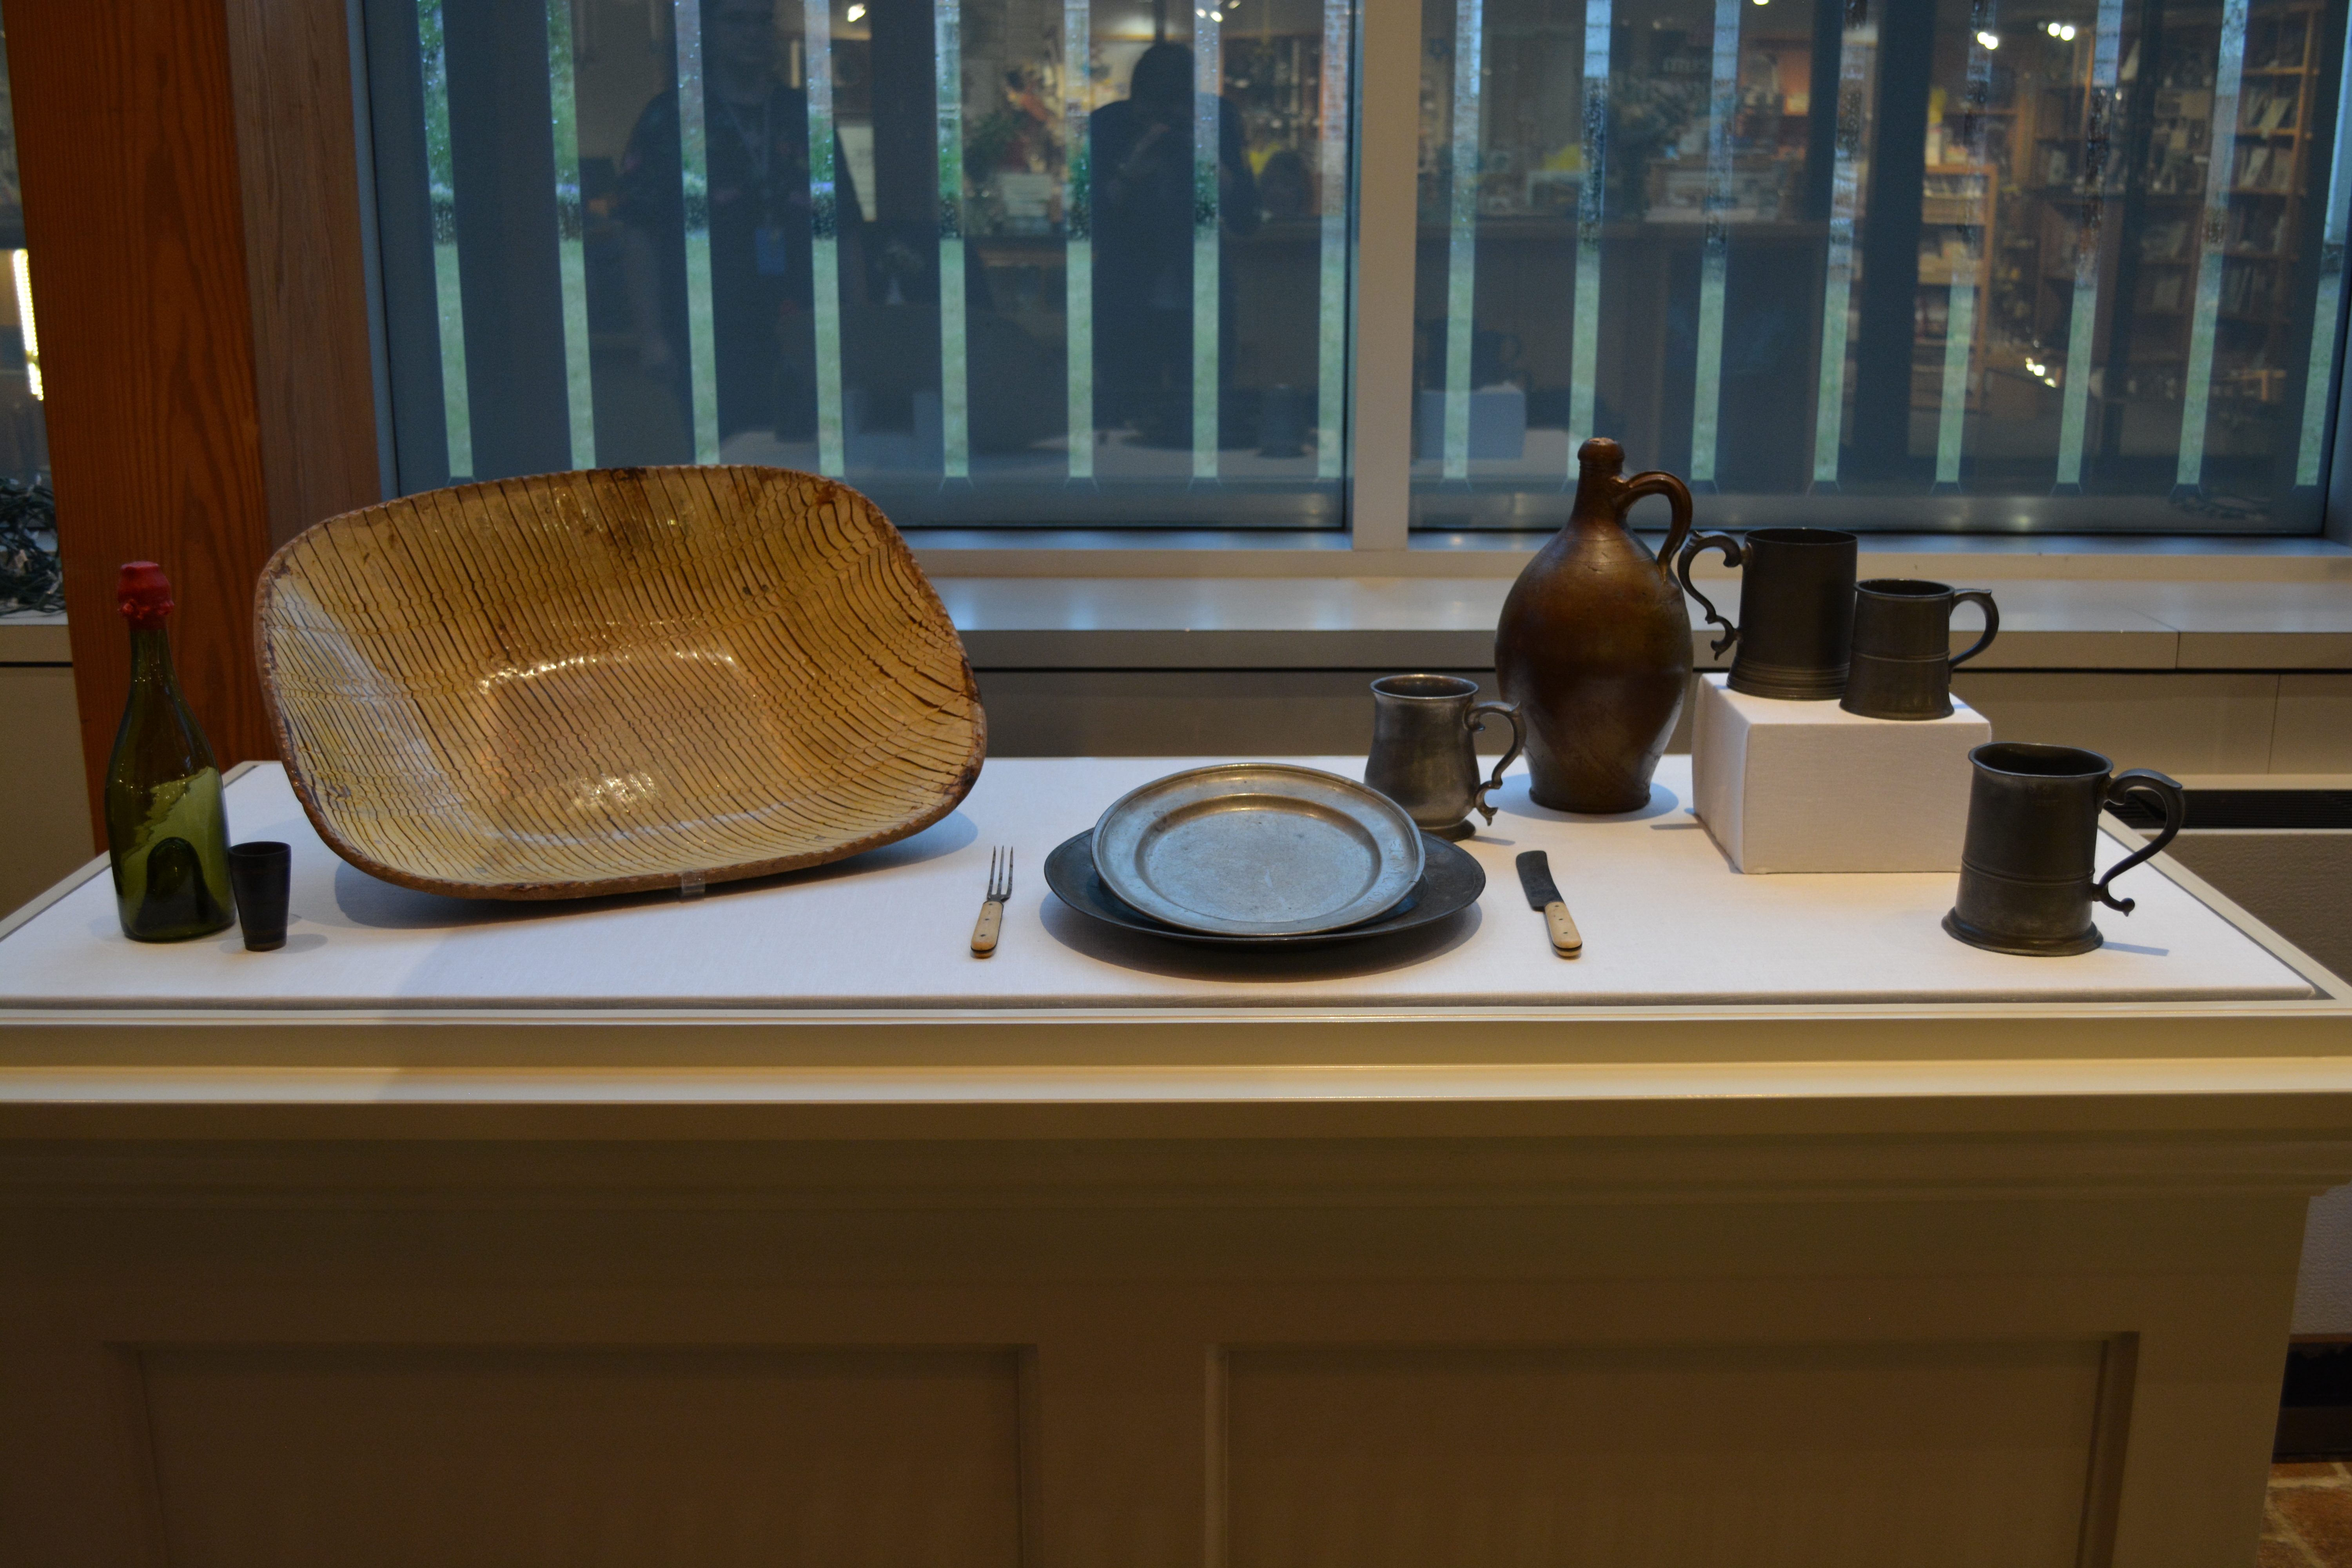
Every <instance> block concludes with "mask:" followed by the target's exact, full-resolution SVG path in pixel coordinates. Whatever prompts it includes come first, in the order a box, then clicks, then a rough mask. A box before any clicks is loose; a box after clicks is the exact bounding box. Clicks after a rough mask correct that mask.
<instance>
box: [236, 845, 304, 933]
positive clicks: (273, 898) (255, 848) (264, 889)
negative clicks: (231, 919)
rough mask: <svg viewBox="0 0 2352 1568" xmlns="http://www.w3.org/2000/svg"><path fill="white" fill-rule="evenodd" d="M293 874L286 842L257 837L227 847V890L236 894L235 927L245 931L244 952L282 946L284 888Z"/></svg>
mask: <svg viewBox="0 0 2352 1568" xmlns="http://www.w3.org/2000/svg"><path fill="white" fill-rule="evenodd" d="M293 875H294V851H293V848H292V847H290V846H289V845H284V844H278V843H275V842H273V841H271V840H268V839H258V840H256V841H255V842H253V843H251V844H233V845H231V846H230V847H229V851H228V885H229V890H230V891H232V892H233V893H235V894H236V923H237V929H239V930H240V931H244V932H245V949H246V951H247V952H273V951H275V950H276V949H278V948H281V947H284V946H285V945H286V897H287V888H288V886H289V883H290V882H291V881H292V880H293Z"/></svg>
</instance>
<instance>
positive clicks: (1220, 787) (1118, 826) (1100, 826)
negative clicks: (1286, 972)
mask: <svg viewBox="0 0 2352 1568" xmlns="http://www.w3.org/2000/svg"><path fill="white" fill-rule="evenodd" d="M1094 861H1095V869H1096V871H1097V873H1098V874H1099V875H1100V876H1101V878H1102V880H1103V885H1104V886H1105V887H1107V888H1108V889H1110V890H1111V892H1112V893H1114V894H1116V895H1117V896H1118V898H1119V899H1120V900H1123V901H1124V902H1126V903H1127V904H1129V906H1131V907H1132V908H1134V909H1136V910H1139V911H1141V912H1142V913H1144V914H1146V915H1149V916H1150V917H1151V918H1152V919H1153V920H1156V921H1164V922H1166V923H1167V924H1169V925H1172V926H1181V927H1182V928H1183V929H1185V930H1187V931H1207V932H1210V933H1211V934H1213V935H1217V936H1296V935H1303V934H1305V933H1307V932H1309V931H1338V930H1339V929H1340V928H1342V927H1344V926H1351V925H1356V924H1359V923H1360V922H1361V921H1369V920H1371V919H1373V918H1374V917H1375V916H1377V915H1379V914H1381V912H1382V911H1384V910H1388V909H1389V908H1390V907H1391V906H1392V905H1394V904H1395V903H1396V902H1397V901H1398V900H1401V899H1402V898H1403V897H1404V896H1405V895H1406V894H1407V893H1409V892H1411V891H1412V886H1413V884H1414V883H1416V882H1418V881H1420V880H1421V873H1422V848H1421V832H1420V830H1419V829H1418V828H1416V827H1415V826H1413V822H1412V817H1410V816H1406V815H1405V812H1404V808H1403V807H1402V806H1400V805H1397V804H1396V802H1394V801H1392V800H1391V799H1389V797H1388V796H1386V795H1382V794H1381V793H1380V792H1379V791H1377V790H1374V789H1370V788H1367V787H1366V786H1365V785H1363V784H1358V783H1357V782H1356V781H1355V780H1353V779H1345V778H1341V777H1340V776H1339V775H1338V774H1337V773H1323V772H1320V771H1318V770H1317V769H1314V768H1302V767H1296V766H1293V765H1291V764H1289V763H1224V764H1222V765H1220V766H1217V767H1210V768H1192V769H1189V770H1187V771H1186V772H1183V773H1171V774H1169V775H1168V776H1167V777H1166V778H1163V779H1155V780H1153V781H1152V782H1151V783H1150V784H1145V785H1144V786H1143V787H1142V788H1140V789H1137V790H1131V791H1129V793H1128V794H1126V795H1121V796H1120V797H1119V798H1118V800H1116V801H1114V802H1112V803H1111V806H1110V809H1109V810H1108V811H1106V812H1104V813H1103V814H1102V820H1101V821H1099V822H1097V823H1096V824H1095V835H1094Z"/></svg>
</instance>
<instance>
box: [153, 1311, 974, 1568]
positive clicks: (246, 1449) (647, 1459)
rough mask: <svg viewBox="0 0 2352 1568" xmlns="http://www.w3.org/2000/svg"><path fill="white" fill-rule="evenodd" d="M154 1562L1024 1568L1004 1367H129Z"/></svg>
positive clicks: (921, 1358)
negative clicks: (146, 1476) (140, 1384)
mask: <svg viewBox="0 0 2352 1568" xmlns="http://www.w3.org/2000/svg"><path fill="white" fill-rule="evenodd" d="M142 1362H143V1369H144V1373H145V1381H146V1391H147V1405H148V1412H149V1417H150V1425H151V1429H152V1432H153V1441H154V1447H155V1472H156V1477H157V1490H158V1494H159V1496H160V1498H161V1505H162V1512H163V1524H164V1531H165V1533H166V1535H167V1537H168V1540H169V1543H170V1552H169V1555H170V1560H171V1562H172V1563H173V1564H175V1565H178V1568H205V1565H208V1564H215V1563H217V1564H222V1565H224V1568H227V1565H235V1568H270V1565H273V1564H288V1565H293V1564H302V1565H305V1568H308V1565H310V1564H316V1563H336V1564H340V1565H342V1568H370V1565H373V1564H383V1565H385V1568H394V1565H398V1568H414V1565H415V1564H419V1563H432V1564H434V1565H435V1568H466V1565H467V1564H481V1565H483V1568H528V1565H531V1564H547V1565H549V1568H558V1565H562V1568H571V1565H573V1564H578V1563H824V1564H826V1565H828V1568H832V1565H844V1568H845V1565H849V1564H856V1563H875V1564H877V1565H881V1564H887V1565H890V1568H915V1565H918V1564H925V1563H940V1564H947V1563H954V1564H958V1565H974V1568H977V1565H980V1564H988V1563H997V1564H1003V1565H1005V1568H1012V1565H1013V1564H1014V1563H1018V1562H1019V1560H1020V1529H1021V1510H1020V1496H1021V1492H1020V1479H1019V1469H1020V1436H1019V1426H1020V1422H1019V1378H1018V1374H1017V1370H1016V1369H1017V1360H1016V1357H1015V1356H1014V1355H1013V1354H1012V1353H1009V1352H1008V1353H1003V1354H990V1353H985V1352H970V1353H957V1352H940V1353H926V1352H904V1353H893V1352H838V1353H806V1354H795V1353H787V1352H756V1351H745V1352H724V1351H674V1352H658V1351H646V1352H625V1351H623V1352H496V1351H467V1350H438V1349H432V1350H394V1349H352V1350H344V1349H323V1350H303V1349H291V1348H289V1349H246V1350H173V1351H161V1352H150V1353H148V1354H147V1355H145V1356H143V1357H142Z"/></svg>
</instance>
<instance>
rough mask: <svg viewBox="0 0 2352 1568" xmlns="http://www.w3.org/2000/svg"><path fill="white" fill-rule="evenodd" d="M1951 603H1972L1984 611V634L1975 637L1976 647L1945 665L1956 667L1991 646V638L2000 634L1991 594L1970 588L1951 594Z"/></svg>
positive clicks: (1998, 616) (1997, 612)
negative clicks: (1964, 591)
mask: <svg viewBox="0 0 2352 1568" xmlns="http://www.w3.org/2000/svg"><path fill="white" fill-rule="evenodd" d="M1952 603H1953V604H1954V605H1971V604H1972V605H1981V606H1982V607H1983V609H1984V613H1985V629H1984V636H1982V637H1979V638H1977V646H1976V647H1972V648H1970V649H1969V651H1968V652H1966V653H1964V654H1961V655H1959V656H1958V657H1957V658H1954V659H1953V660H1952V662H1951V663H1950V665H1949V666H1948V667H1947V668H1952V669H1958V668H1960V666H1962V665H1964V664H1966V663H1968V662H1969V660H1970V659H1972V658H1976V656H1977V655H1979V654H1980V653H1982V652H1984V650H1985V649H1987V648H1989V647H1992V639H1993V638H1995V637H1999V636H2000V610H1998V609H1996V608H1995V607H1994V606H1993V602H1992V595H1990V594H1988V593H1986V592H1985V591H1984V590H1983V589H1981V588H1971V589H1969V591H1968V592H1967V593H1965V594H1955V595H1952Z"/></svg>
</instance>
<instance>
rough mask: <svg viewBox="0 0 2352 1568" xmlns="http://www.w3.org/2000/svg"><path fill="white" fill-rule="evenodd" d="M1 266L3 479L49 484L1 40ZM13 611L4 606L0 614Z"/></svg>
mask: <svg viewBox="0 0 2352 1568" xmlns="http://www.w3.org/2000/svg"><path fill="white" fill-rule="evenodd" d="M0 265H5V268H6V270H7V277H6V278H5V279H0V479H14V480H16V482H17V483H18V484H20V485H46V484H47V483H48V482H49V443H48V433H47V426H46V424H45V423H44V422H43V420H42V417H41V363H40V347H39V340H38V338H37V335H36V333H35V331H34V321H35V318H34V314H33V269H32V257H31V253H30V252H28V251H27V250H26V248H25V197H24V193H23V190H22V188H21V187H20V186H19V185H18V184H17V181H16V115H15V112H14V110H13V108H12V106H11V105H10V103H9V100H8V52H7V40H6V39H5V37H0ZM52 542H53V541H52ZM8 607H9V606H8V605H7V604H5V603H0V611H5V610H6V609H7V608H8Z"/></svg>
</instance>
